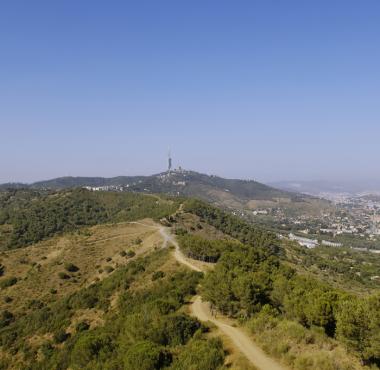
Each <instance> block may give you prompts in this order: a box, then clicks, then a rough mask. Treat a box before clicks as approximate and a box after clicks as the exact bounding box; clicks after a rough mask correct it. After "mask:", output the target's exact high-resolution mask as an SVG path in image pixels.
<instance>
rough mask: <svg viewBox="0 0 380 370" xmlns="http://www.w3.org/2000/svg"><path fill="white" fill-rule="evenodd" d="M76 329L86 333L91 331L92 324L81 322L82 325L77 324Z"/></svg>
mask: <svg viewBox="0 0 380 370" xmlns="http://www.w3.org/2000/svg"><path fill="white" fill-rule="evenodd" d="M75 329H76V331H77V332H81V331H86V330H88V329H90V324H88V323H87V322H86V321H81V322H80V323H78V324H77V326H76V327H75Z"/></svg>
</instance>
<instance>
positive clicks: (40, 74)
mask: <svg viewBox="0 0 380 370" xmlns="http://www.w3.org/2000/svg"><path fill="white" fill-rule="evenodd" d="M168 147H170V148H171V152H172V156H173V163H174V165H175V166H178V165H181V166H182V167H184V168H186V169H193V170H197V171H200V172H204V173H210V174H218V175H221V176H225V177H233V178H249V179H256V180H260V181H265V182H271V181H277V180H314V179H329V180H344V181H353V180H358V179H377V180H380V171H379V170H380V2H379V1H378V0H364V1H359V0H356V1H351V0H318V1H311V0H310V1H305V0H297V1H296V0H286V1H283V0H277V1H274V0H261V1H256V0H249V1H242V0H234V1H230V0H229V1H224V0H217V1H213V0H212V1H211V0H210V1H208V0H202V1H199V0H192V1H178V0H175V1H174V0H173V1H167V0H160V1H157V0H151V1H145V0H138V1H128V0H125V1H114V0H107V1H97V0H91V1H90V0H87V1H84V0H55V1H51V0H49V1H39V0H34V1H30V0H26V1H21V0H12V1H3V2H1V4H0V182H32V181H36V180H41V179H49V178H54V177H59V176H105V177H111V176H118V175H144V174H152V173H158V172H161V171H163V170H165V169H166V163H167V151H168Z"/></svg>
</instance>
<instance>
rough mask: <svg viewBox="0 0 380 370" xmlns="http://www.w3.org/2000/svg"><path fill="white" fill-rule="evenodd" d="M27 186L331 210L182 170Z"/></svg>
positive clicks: (240, 206) (239, 206)
mask: <svg viewBox="0 0 380 370" xmlns="http://www.w3.org/2000/svg"><path fill="white" fill-rule="evenodd" d="M8 186H9V184H8ZM19 186H20V184H17V187H19ZM27 186H28V187H30V188H34V189H54V190H58V189H68V188H74V187H85V186H86V187H90V188H97V189H99V188H101V189H103V190H117V191H133V192H141V193H156V194H157V193H164V194H168V195H173V196H186V197H196V198H199V199H202V200H205V201H207V202H211V203H213V204H214V205H217V206H220V207H224V208H227V209H231V210H241V211H250V210H253V209H257V208H273V209H274V208H280V209H283V210H284V211H285V212H286V213H289V214H313V213H316V214H320V211H321V210H323V209H327V208H328V207H329V206H330V204H329V203H328V202H327V201H324V200H321V199H317V198H313V197H311V196H307V195H301V194H297V193H294V192H289V191H284V190H279V189H276V188H273V187H270V186H267V185H264V184H262V183H259V182H257V181H254V180H239V179H225V178H222V177H218V176H213V175H206V174H201V173H198V172H194V171H184V170H175V171H172V172H170V173H168V172H165V173H161V174H157V175H152V176H131V177H130V176H119V177H113V178H103V177H61V178H57V179H52V180H47V181H40V182H36V183H33V184H31V185H27Z"/></svg>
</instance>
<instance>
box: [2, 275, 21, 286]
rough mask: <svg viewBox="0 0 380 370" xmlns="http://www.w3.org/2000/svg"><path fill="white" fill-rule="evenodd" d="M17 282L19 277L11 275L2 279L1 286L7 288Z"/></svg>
mask: <svg viewBox="0 0 380 370" xmlns="http://www.w3.org/2000/svg"><path fill="white" fill-rule="evenodd" d="M16 283H17V278H16V277H14V276H12V277H9V278H4V279H2V280H0V288H1V289H5V288H8V287H10V286H12V285H15V284H16Z"/></svg>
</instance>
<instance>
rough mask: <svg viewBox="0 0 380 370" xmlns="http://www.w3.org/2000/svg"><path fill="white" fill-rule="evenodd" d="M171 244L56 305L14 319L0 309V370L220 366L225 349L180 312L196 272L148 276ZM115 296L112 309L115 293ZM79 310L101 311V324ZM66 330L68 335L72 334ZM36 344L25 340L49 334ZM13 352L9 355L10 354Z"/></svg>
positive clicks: (197, 276)
mask: <svg viewBox="0 0 380 370" xmlns="http://www.w3.org/2000/svg"><path fill="white" fill-rule="evenodd" d="M168 253H170V252H169V250H161V251H157V252H154V253H153V254H151V255H150V256H148V257H145V258H139V259H136V260H134V261H131V262H129V264H128V265H127V266H125V267H122V268H119V269H117V270H115V272H114V273H113V274H112V275H110V276H108V277H106V278H105V279H104V280H102V281H99V282H97V283H95V284H92V285H90V286H89V287H87V288H82V289H80V290H78V291H77V292H75V293H74V294H72V295H70V296H69V297H66V298H61V299H58V300H57V301H56V302H55V303H52V304H50V305H46V306H43V307H36V308H35V309H34V310H33V311H29V312H25V313H23V314H20V315H18V316H17V317H13V315H12V314H11V313H9V312H8V313H5V314H3V319H2V320H1V328H0V345H1V350H2V351H4V354H5V355H4V356H3V358H2V360H1V361H0V368H7V367H8V366H10V364H11V363H12V365H13V366H19V367H20V368H24V369H30V370H33V369H39V370H43V369H49V370H50V369H68V368H71V369H74V370H75V369H99V370H100V369H114V370H122V369H147V370H153V369H163V368H165V369H176V370H179V369H185V368H186V369H194V370H195V369H197V370H198V369H199V370H213V369H215V370H216V369H220V368H221V365H223V362H224V351H223V348H222V345H221V343H220V342H219V341H218V340H214V339H213V340H206V337H205V334H204V332H205V331H206V328H205V327H204V326H202V325H201V324H200V323H199V322H198V321H197V320H196V319H194V318H191V317H189V316H187V315H185V314H183V313H181V312H180V311H179V310H180V308H181V306H183V304H184V303H186V301H187V299H188V297H190V296H191V295H193V294H195V288H196V286H197V285H198V283H199V279H200V278H201V274H199V273H196V272H186V271H185V270H180V271H176V272H171V273H165V274H163V273H161V274H159V276H160V277H159V279H157V281H153V282H151V283H150V284H149V286H147V285H146V284H145V283H144V281H146V277H147V276H152V274H153V273H154V272H159V271H157V268H158V267H159V266H161V265H162V264H163V263H164V262H165V261H166V260H167V259H168ZM116 293H117V294H118V296H119V300H118V303H117V305H116V307H113V305H112V303H111V302H112V300H113V297H114V295H115V294H116ZM78 310H81V311H83V310H90V311H92V312H94V313H95V312H99V313H101V315H102V316H101V317H102V319H103V320H104V324H103V325H101V326H97V325H95V326H94V327H93V326H92V325H91V326H90V325H89V323H88V322H87V321H80V322H78V323H77V324H76V325H75V326H74V327H75V330H74V331H72V330H71V331H70V330H68V329H69V327H70V326H72V325H73V320H74V317H75V315H76V312H78ZM68 333H71V335H69V334H68ZM51 334H52V340H48V339H44V340H42V341H37V342H35V343H34V344H33V343H32V342H31V341H30V338H31V337H32V336H33V337H36V338H46V336H47V337H49V335H51ZM16 353H17V354H18V356H17V357H13V355H14V354H16Z"/></svg>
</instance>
